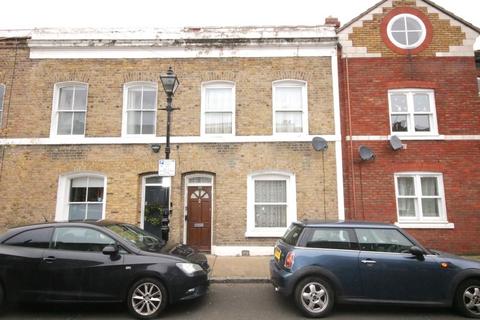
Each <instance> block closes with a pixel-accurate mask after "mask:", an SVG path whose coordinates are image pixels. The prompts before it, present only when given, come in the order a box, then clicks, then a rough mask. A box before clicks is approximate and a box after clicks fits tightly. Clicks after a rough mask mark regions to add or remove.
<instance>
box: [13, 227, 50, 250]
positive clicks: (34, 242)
mask: <svg viewBox="0 0 480 320" xmlns="http://www.w3.org/2000/svg"><path fill="white" fill-rule="evenodd" d="M51 236H52V228H41V229H34V230H29V231H24V232H21V233H19V234H17V235H15V236H13V237H11V238H10V239H8V240H7V241H5V242H4V244H6V245H9V246H19V247H28V248H41V249H46V248H48V246H49V244H50V238H51Z"/></svg>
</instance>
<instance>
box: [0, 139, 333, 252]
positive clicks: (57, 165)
mask: <svg viewBox="0 0 480 320" xmlns="http://www.w3.org/2000/svg"><path fill="white" fill-rule="evenodd" d="M5 148H6V150H5V157H4V160H3V171H2V176H1V179H0V190H2V194H1V201H0V212H3V213H6V214H2V215H1V216H0V226H1V228H2V229H5V228H6V227H10V226H13V225H17V224H24V223H32V222H41V221H43V219H44V218H43V217H45V218H47V219H48V220H53V219H54V217H55V207H56V200H57V190H58V181H59V176H60V175H65V174H68V173H74V172H97V173H101V174H103V175H105V176H106V177H107V196H106V201H107V206H106V218H107V219H113V220H120V221H126V222H130V223H135V224H138V223H140V210H141V208H140V206H141V185H142V182H141V180H142V176H143V175H144V174H147V173H154V172H155V171H157V170H158V160H159V159H160V158H163V155H162V154H161V153H158V154H155V153H153V152H152V151H151V149H150V147H149V146H148V145H135V146H134V145H118V146H112V145H110V146H92V145H90V146H7V147H5ZM162 150H163V148H162ZM0 152H1V150H0ZM324 157H325V159H322V152H317V151H314V150H313V148H312V147H311V144H310V143H249V144H228V145H223V144H195V145H192V144H181V145H173V148H172V155H171V158H172V159H175V160H176V161H177V175H176V176H175V177H174V178H173V181H172V202H173V216H172V222H171V239H172V240H171V241H172V242H181V241H182V239H183V238H182V237H183V208H184V201H185V199H184V185H183V181H182V178H181V177H182V176H184V174H186V173H192V172H210V173H212V174H214V175H215V183H214V194H215V196H214V204H213V228H212V230H213V237H214V238H213V244H214V245H273V243H274V241H275V240H274V239H268V238H267V239H265V238H260V239H257V238H252V239H246V238H245V231H246V218H247V214H246V210H247V175H248V174H250V173H253V172H256V171H262V170H275V171H287V172H291V173H294V174H295V177H296V183H297V196H296V199H297V212H298V219H303V218H311V219H315V218H316V219H324V218H327V219H336V218H337V212H338V209H337V192H336V165H335V148H334V145H333V144H332V145H330V147H329V149H328V150H327V151H326V152H325V154H324ZM323 165H325V176H324V175H323V172H324V168H323ZM324 182H325V197H324V191H323V190H324ZM324 204H325V205H326V211H324V209H323V208H324ZM325 213H327V214H326V215H325Z"/></svg>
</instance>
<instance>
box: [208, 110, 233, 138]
mask: <svg viewBox="0 0 480 320" xmlns="http://www.w3.org/2000/svg"><path fill="white" fill-rule="evenodd" d="M205 133H232V113H231V112H208V113H205Z"/></svg>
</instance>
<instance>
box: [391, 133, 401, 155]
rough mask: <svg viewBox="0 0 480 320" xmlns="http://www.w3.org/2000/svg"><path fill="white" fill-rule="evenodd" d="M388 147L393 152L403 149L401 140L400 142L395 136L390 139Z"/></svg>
mask: <svg viewBox="0 0 480 320" xmlns="http://www.w3.org/2000/svg"><path fill="white" fill-rule="evenodd" d="M390 146H391V147H392V149H393V151H397V150H400V149H403V144H402V140H400V138H399V137H397V136H391V137H390Z"/></svg>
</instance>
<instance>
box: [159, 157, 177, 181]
mask: <svg viewBox="0 0 480 320" xmlns="http://www.w3.org/2000/svg"><path fill="white" fill-rule="evenodd" d="M158 175H159V176H161V177H173V176H174V175H175V160H172V159H163V160H158Z"/></svg>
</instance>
